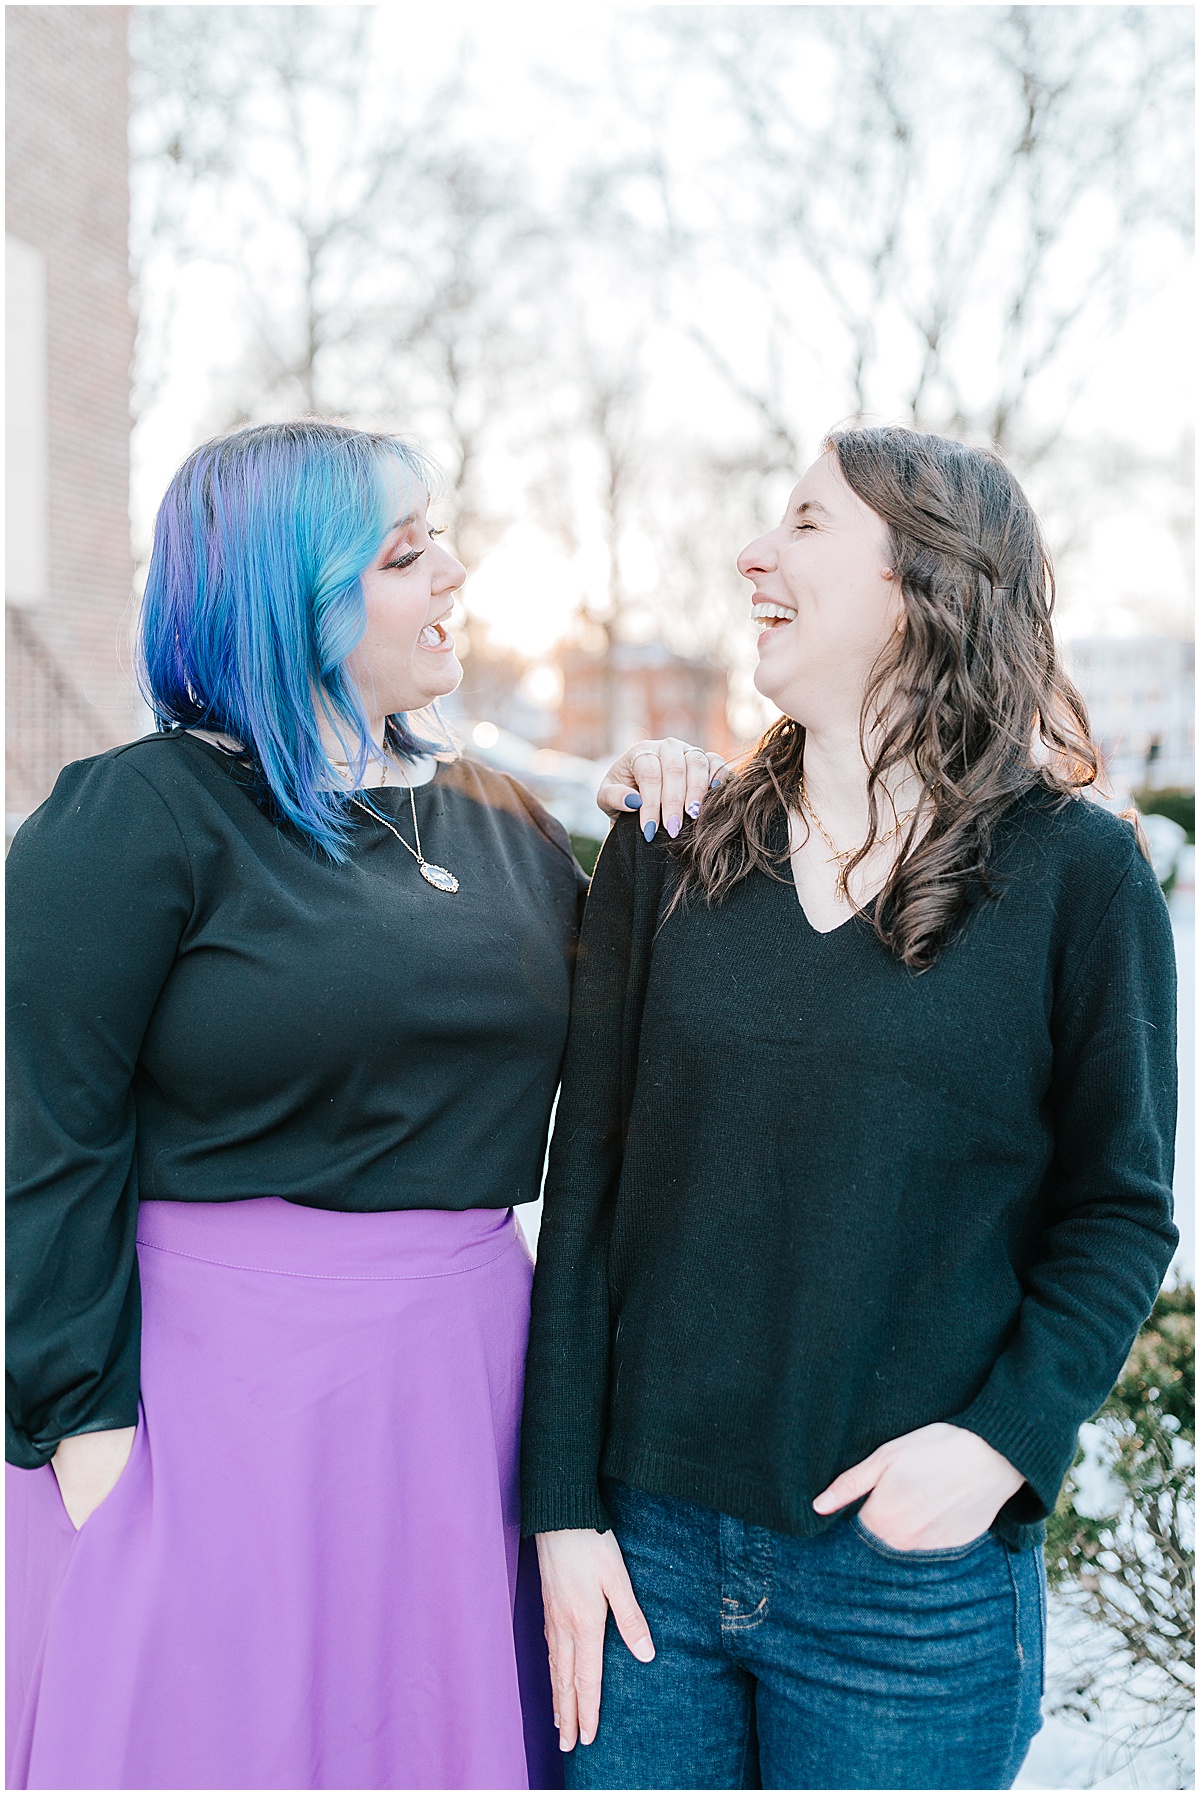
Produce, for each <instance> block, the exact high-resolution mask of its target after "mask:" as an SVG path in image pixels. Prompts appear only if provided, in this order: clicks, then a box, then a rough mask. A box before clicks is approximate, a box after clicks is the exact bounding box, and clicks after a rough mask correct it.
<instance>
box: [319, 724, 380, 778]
mask: <svg viewBox="0 0 1200 1795" xmlns="http://www.w3.org/2000/svg"><path fill="white" fill-rule="evenodd" d="M317 728H318V730H319V731H320V735H321V746H322V748H324V750H325V753H326V754H327V755H328V757H329V759H330V760H331V761H332V762H333V763H334V765H335V766H337V765H344V764H345V761H346V747H345V744H344V743H343V742H342V741H341V740H340V739H339V737H338V735H337V733H336V731H335V730H334V728H333V726H332V724H331V723H329V722H328V721H327V719H326V718H325V717H320V716H319V717H318V718H317ZM386 728H387V718H386V717H384V716H379V717H375V716H368V717H367V729H368V731H369V733H370V736H371V740H372V742H374V744H375V746H376V748H377V749H378V750H379V753H380V754H384V753H386V750H385V748H384V745H383V739H384V731H385V729H386Z"/></svg>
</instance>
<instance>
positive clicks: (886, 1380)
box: [522, 791, 1176, 1545]
mask: <svg viewBox="0 0 1200 1795" xmlns="http://www.w3.org/2000/svg"><path fill="white" fill-rule="evenodd" d="M783 831H784V818H783V816H782V812H781V814H780V818H779V845H780V847H782V846H783V844H784V842H785V839H786V837H785V835H784V833H783ZM991 869H992V870H991V882H992V885H993V888H994V890H995V891H996V893H997V894H998V895H997V896H996V897H994V898H990V899H987V898H985V899H981V900H980V901H979V902H977V903H976V904H975V905H974V906H973V908H971V909H970V910H969V911H968V913H967V915H966V916H965V918H964V920H963V922H962V924H961V926H960V927H959V929H958V931H957V933H956V935H955V937H954V938H953V939H952V941H951V943H950V944H949V945H948V946H947V947H946V948H945V949H944V950H943V952H942V953H941V956H940V957H939V959H938V960H937V962H936V964H935V965H934V966H933V968H932V969H931V970H929V971H927V972H924V973H922V974H920V975H917V974H914V973H912V972H910V971H908V970H906V969H905V968H904V967H903V966H902V965H900V964H899V962H898V961H897V960H896V959H895V958H894V957H893V956H892V955H891V954H889V952H888V951H887V950H886V949H885V948H884V947H883V945H882V944H881V943H880V941H879V940H878V938H877V937H876V935H875V933H874V931H873V928H872V927H871V924H870V922H869V921H868V920H867V919H866V918H862V917H858V918H852V919H850V920H848V921H847V922H846V923H845V924H844V925H843V926H842V927H840V928H838V929H835V930H833V931H832V932H830V933H827V934H820V933H818V932H817V931H816V930H814V929H813V928H812V927H811V925H810V924H809V923H808V921H807V919H806V917H805V914H804V911H803V909H802V908H801V906H800V904H799V903H798V902H797V898H796V892H795V888H794V886H793V885H792V883H791V881H790V879H789V878H787V877H786V861H785V863H784V871H785V877H784V878H783V879H773V878H771V877H769V876H768V875H766V874H764V873H758V872H755V873H752V874H750V875H749V876H748V877H747V878H745V879H744V880H743V881H742V882H741V883H740V884H739V885H737V886H736V887H735V888H734V889H733V891H732V892H731V893H730V894H729V895H728V896H727V897H726V898H725V899H724V901H723V902H721V903H719V904H716V905H713V906H711V907H710V906H708V905H707V904H705V903H704V902H703V901H699V902H697V901H692V902H691V904H690V905H689V907H687V908H686V909H684V910H677V911H676V912H675V913H674V914H673V915H672V916H671V917H670V919H669V920H668V921H667V922H666V923H665V924H663V925H662V926H661V928H660V919H661V916H662V913H663V910H664V908H665V906H666V903H667V901H668V900H669V897H670V894H671V891H672V889H673V881H674V880H675V878H676V877H677V871H676V868H675V865H674V862H673V860H672V856H671V851H670V845H669V844H664V843H661V842H660V843H655V844H654V845H653V846H650V847H647V845H646V844H645V842H644V841H643V839H642V837H641V835H640V834H639V833H638V830H637V826H636V822H635V821H634V820H632V819H631V820H630V821H628V822H622V823H619V824H618V825H617V826H616V828H615V829H614V831H613V832H612V834H611V835H610V837H609V839H608V841H607V843H606V844H605V847H604V850H603V852H602V854H601V856H600V860H599V863H598V866H597V869H596V874H595V877H594V880H593V883H592V889H591V893H590V896H589V898H588V903H587V909H586V912H585V917H584V926H583V936H582V941H581V950H580V961H579V966H578V970H577V973H576V982H575V990H574V997H573V1006H572V1022H571V1032H570V1037H569V1042H568V1050H567V1060H566V1066H565V1072H564V1081H563V1086H562V1091H561V1095H560V1100H559V1108H558V1119H557V1124H556V1130H555V1135H554V1140H553V1143H552V1149H551V1161H550V1172H549V1179H548V1183H547V1189H546V1204H545V1215H544V1220H543V1224H542V1232H541V1238H540V1241H539V1252H538V1267H537V1275H536V1280H535V1285H534V1309H533V1331H532V1337H531V1341H530V1352H529V1371H528V1381H527V1387H526V1400H525V1422H524V1444H523V1465H522V1479H523V1493H524V1527H525V1530H526V1531H527V1532H531V1533H532V1532H542V1531H547V1530H551V1529H555V1528H561V1527H580V1526H595V1527H601V1528H602V1527H604V1526H606V1525H607V1520H606V1515H605V1511H604V1507H603V1504H602V1501H601V1496H600V1492H599V1487H598V1476H599V1474H600V1473H601V1472H602V1471H603V1472H605V1473H607V1474H609V1475H611V1476H613V1477H616V1478H619V1479H621V1480H623V1481H624V1482H627V1483H630V1484H633V1485H635V1486H637V1487H639V1488H642V1489H646V1490H651V1491H656V1492H659V1493H662V1494H665V1495H671V1496H677V1497H681V1498H685V1499H688V1500H691V1501H696V1502H701V1503H704V1504H707V1505H709V1506H711V1507H713V1508H717V1509H720V1510H722V1511H723V1512H725V1513H728V1514H732V1515H735V1516H737V1517H739V1518H741V1519H743V1520H746V1521H749V1522H753V1523H757V1524H759V1525H763V1526H767V1527H773V1528H779V1529H782V1530H785V1531H787V1532H791V1533H796V1534H813V1533H816V1532H818V1531H820V1530H821V1529H822V1528H823V1527H825V1526H827V1525H829V1521H828V1520H827V1519H825V1518H823V1517H820V1516H818V1515H816V1514H815V1513H814V1512H813V1509H812V1506H811V1504H812V1499H813V1497H814V1496H815V1495H817V1494H818V1492H819V1491H820V1490H822V1489H823V1488H824V1487H825V1486H826V1485H827V1484H828V1483H829V1482H830V1481H831V1479H832V1478H833V1477H834V1476H836V1475H837V1474H838V1473H839V1472H841V1471H843V1470H845V1469H846V1468H847V1467H848V1466H850V1465H852V1464H854V1463H856V1462H857V1461H858V1460H860V1459H862V1458H864V1457H865V1456H866V1455H867V1454H868V1453H870V1452H872V1451H873V1450H874V1449H875V1448H876V1447H877V1446H879V1445H881V1444H882V1443H883V1442H884V1441H885V1440H889V1439H893V1438H895V1437H896V1436H897V1435H899V1434H903V1433H907V1432H909V1431H910V1430H912V1429H914V1428H918V1427H921V1426H924V1425H925V1424H927V1423H929V1422H933V1421H950V1422H953V1423H954V1424H955V1425H957V1426H960V1427H965V1428H968V1429H970V1430H971V1431H972V1432H974V1433H976V1434H978V1435H980V1436H981V1437H982V1438H983V1439H985V1440H987V1441H989V1442H990V1444H991V1445H993V1446H994V1447H995V1448H996V1449H997V1451H999V1452H1001V1453H1003V1454H1004V1456H1005V1457H1006V1458H1007V1459H1009V1460H1010V1461H1011V1463H1012V1464H1013V1465H1014V1466H1015V1467H1016V1468H1017V1469H1018V1470H1019V1471H1021V1472H1022V1473H1023V1474H1024V1476H1025V1479H1026V1483H1025V1485H1024V1487H1023V1488H1022V1489H1021V1491H1019V1492H1018V1494H1017V1495H1016V1496H1015V1497H1014V1498H1013V1499H1012V1501H1011V1502H1009V1503H1008V1504H1006V1506H1005V1508H1004V1509H1003V1510H1002V1511H1001V1515H1000V1516H999V1517H998V1520H997V1524H996V1525H997V1531H998V1532H999V1533H1001V1534H1002V1535H1003V1536H1004V1537H1006V1538H1007V1539H1009V1540H1010V1541H1011V1543H1013V1544H1014V1545H1023V1544H1026V1543H1029V1542H1030V1541H1031V1540H1032V1539H1034V1538H1035V1537H1037V1535H1038V1533H1039V1532H1040V1527H1039V1525H1038V1523H1039V1522H1040V1520H1041V1519H1042V1517H1044V1516H1045V1515H1046V1514H1047V1513H1048V1511H1049V1510H1050V1509H1051V1508H1052V1507H1053V1505H1054V1502H1055V1499H1056V1496H1057V1494H1058V1490H1059V1487H1060V1484H1061V1482H1062V1479H1063V1476H1064V1474H1065V1472H1066V1470H1067V1468H1068V1466H1069V1465H1070V1462H1071V1458H1072V1455H1073V1453H1074V1450H1075V1443H1076V1433H1077V1430H1078V1428H1079V1425H1080V1423H1081V1422H1082V1421H1084V1420H1085V1419H1086V1418H1087V1417H1088V1416H1089V1415H1091V1414H1092V1413H1094V1411H1095V1410H1096V1409H1097V1408H1098V1406H1099V1405H1100V1403H1101V1402H1102V1401H1103V1399H1104V1397H1105V1395H1106V1394H1107V1392H1108V1390H1109V1388H1110V1387H1111V1385H1112V1383H1113V1382H1114V1380H1115V1378H1116V1377H1117V1375H1118V1373H1119V1371H1120V1368H1121V1365H1122V1363H1123V1360H1124V1358H1125V1355H1126V1353H1127V1352H1128V1350H1129V1346H1130V1344H1131V1342H1132V1340H1133V1337H1134V1334H1135V1333H1136V1330H1137V1328H1138V1326H1139V1324H1140V1323H1141V1322H1142V1320H1143V1319H1144V1317H1145V1316H1146V1314H1147V1313H1148V1312H1149V1309H1150V1306H1151V1304H1152V1302H1153V1299H1154V1296H1155V1293H1156V1291H1157V1289H1158V1287H1159V1284H1160V1282H1161V1280H1162V1277H1163V1275H1164V1273H1165V1271H1166V1269H1167V1266H1168V1264H1169V1261H1170V1258H1171V1253H1172V1250H1173V1248H1174V1245H1175V1241H1176V1232H1175V1229H1174V1227H1173V1225H1172V1222H1171V1164H1172V1148H1173V1136H1174V1124H1175V1038H1174V1037H1175V970H1174V954H1173V944H1172V938H1171V930H1170V924H1169V920H1168V917H1167V912H1166V906H1165V905H1164V903H1163V899H1162V896H1161V894H1160V892H1159V889H1158V886H1157V884H1156V882H1155V878H1154V875H1153V872H1152V871H1151V869H1150V867H1149V866H1148V865H1147V864H1146V862H1145V860H1144V859H1143V858H1142V856H1141V854H1140V853H1139V851H1138V849H1137V846H1136V843H1135V840H1134V836H1133V833H1132V831H1131V830H1130V828H1129V826H1128V825H1127V824H1126V823H1124V822H1122V821H1120V820H1118V819H1116V818H1114V817H1111V816H1109V815H1107V814H1105V813H1104V812H1103V811H1101V810H1100V809H1099V808H1098V807H1096V806H1095V805H1093V804H1090V803H1086V802H1082V801H1074V802H1071V801H1068V802H1065V803H1060V802H1056V801H1054V800H1053V798H1052V797H1051V796H1050V794H1047V793H1044V792H1040V791H1039V792H1038V793H1035V794H1031V795H1030V796H1027V797H1026V798H1025V799H1023V800H1022V801H1021V802H1020V803H1019V804H1017V805H1016V806H1015V807H1014V809H1013V810H1012V811H1011V812H1010V813H1009V816H1008V818H1007V819H1006V820H1005V821H1004V822H1003V824H1002V825H1001V827H1000V829H999V831H998V833H997V837H996V842H995V847H994V853H993V859H992V862H991Z"/></svg>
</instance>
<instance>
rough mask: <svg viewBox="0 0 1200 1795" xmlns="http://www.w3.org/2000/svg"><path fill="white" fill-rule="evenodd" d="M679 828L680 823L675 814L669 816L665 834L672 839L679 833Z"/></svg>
mask: <svg viewBox="0 0 1200 1795" xmlns="http://www.w3.org/2000/svg"><path fill="white" fill-rule="evenodd" d="M681 828H682V824H681V823H680V821H679V818H678V817H677V816H669V817H668V818H667V834H668V835H669V836H670V837H671V840H672V841H674V839H675V837H676V836H677V835H678V834H679V831H680V829H681Z"/></svg>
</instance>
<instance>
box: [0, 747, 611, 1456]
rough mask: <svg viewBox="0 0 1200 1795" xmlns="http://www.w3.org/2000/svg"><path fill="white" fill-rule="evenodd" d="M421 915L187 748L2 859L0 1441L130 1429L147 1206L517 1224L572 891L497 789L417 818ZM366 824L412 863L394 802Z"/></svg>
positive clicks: (456, 799) (471, 770)
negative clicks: (422, 865)
mask: <svg viewBox="0 0 1200 1795" xmlns="http://www.w3.org/2000/svg"><path fill="white" fill-rule="evenodd" d="M415 799H416V807H417V814H418V819H419V824H420V831H421V839H422V846H423V849H424V852H425V855H426V856H427V858H428V859H429V860H431V861H433V862H435V863H441V864H442V865H444V866H447V867H448V868H449V869H450V870H451V871H452V872H454V873H455V874H456V875H457V877H458V879H459V881H460V890H459V891H458V893H457V894H455V895H450V894H447V893H445V892H440V891H436V890H434V889H433V888H432V887H431V886H430V885H428V884H426V882H425V881H424V879H423V878H422V877H421V876H420V873H419V871H418V869H417V865H416V862H415V861H414V860H413V858H412V857H411V855H409V854H408V853H407V852H406V851H405V849H404V848H403V847H401V845H400V843H399V842H398V841H397V840H396V839H395V837H394V836H393V835H392V834H391V833H389V831H388V830H387V829H386V828H385V827H384V826H383V825H382V824H381V823H378V822H372V821H370V820H369V819H368V818H366V817H360V819H359V826H358V827H357V828H356V830H355V835H354V841H353V846H352V849H351V854H350V859H349V861H348V863H347V864H345V865H343V866H337V865H334V864H333V863H332V862H331V861H330V860H329V859H328V858H327V857H325V856H323V855H321V854H319V853H314V852H313V851H312V849H311V848H310V847H309V846H308V845H307V844H306V843H305V842H304V841H303V840H302V839H301V838H300V837H299V836H298V835H297V834H295V833H294V832H292V831H290V830H288V829H287V828H283V827H277V826H276V824H275V823H274V822H273V821H272V820H271V818H270V816H269V815H268V814H266V813H265V811H264V810H263V809H262V808H261V807H260V805H259V804H258V803H257V802H256V799H255V796H254V789H253V781H252V779H251V777H250V775H249V773H248V772H247V771H246V770H245V769H244V768H242V767H241V766H240V765H239V763H238V762H236V761H234V760H232V759H231V758H230V757H229V756H228V755H225V754H223V753H221V752H220V751H219V750H218V749H216V748H213V747H211V746H210V745H209V744H207V743H205V742H203V741H200V740H198V739H197V738H196V737H194V736H191V735H187V734H184V733H172V734H169V735H157V736H149V737H146V738H145V739H143V740H142V741H139V742H135V743H131V744H129V745H128V746H127V747H124V748H118V749H115V750H113V751H112V752H110V753H108V754H103V755H100V756H98V757H97V758H95V759H92V760H85V761H80V762H77V763H76V764H74V765H73V766H69V767H68V768H67V769H66V770H65V771H64V772H63V773H62V775H61V776H60V778H59V780H58V783H57V784H56V786H55V788H54V792H53V794H52V795H51V797H50V798H49V799H48V800H47V802H46V803H45V804H44V805H43V806H42V807H41V809H40V810H38V811H37V812H35V814H34V815H33V816H32V817H31V818H30V819H29V820H28V822H27V823H26V824H25V825H24V826H23V827H22V828H21V830H20V831H19V832H18V834H17V836H16V839H15V840H14V842H13V845H12V848H11V851H10V853H9V858H8V868H7V872H8V1005H9V1097H8V1172H9V1200H8V1250H9V1297H10V1306H9V1325H8V1361H9V1376H8V1430H7V1456H8V1457H9V1459H10V1460H12V1461H13V1462H15V1463H16V1464H18V1465H24V1466H36V1465H39V1464H42V1463H44V1462H45V1461H46V1459H48V1458H49V1457H50V1456H51V1455H52V1453H53V1451H54V1449H55V1447H56V1445H57V1443H58V1441H59V1440H60V1439H61V1438H62V1437H63V1436H64V1435H66V1434H72V1433H83V1432H91V1431H96V1430H98V1429H100V1428H106V1427H122V1426H130V1425H132V1424H133V1423H134V1422H135V1420H136V1418H137V1400H138V1388H139V1370H140V1365H139V1344H140V1308H139V1293H138V1282H137V1264H136V1255H135V1230H136V1220H137V1214H136V1212H137V1205H138V1201H139V1199H140V1198H147V1197H148V1198H169V1199H172V1200H176V1201H184V1202H225V1201H230V1200H236V1199H239V1198H245V1197H257V1196H276V1197H283V1198H286V1199H287V1200H288V1201H289V1202H293V1203H299V1204H306V1205H309V1206H311V1207H314V1208H318V1209H340V1210H388V1209H414V1208H430V1209H468V1208H495V1207H506V1206H507V1205H509V1204H511V1203H523V1202H528V1201H529V1200H531V1199H532V1198H534V1197H536V1196H537V1193H538V1188H539V1184H540V1180H541V1173H542V1165H543V1159H544V1153H545V1143H546V1134H547V1128H548V1122H549V1116H550V1110H551V1105H552V1102H553V1098H554V1093H555V1088H556V1086H557V1082H558V1075H559V1069H560V1064H561V1059H562V1052H563V1045H564V1042H565V1039H566V1029H567V1016H568V1009H569V995H570V977H571V963H572V960H573V954H574V946H575V940H576V935H577V926H578V910H579V906H580V903H581V899H582V893H583V891H584V889H585V888H586V881H585V879H584V876H583V874H582V872H581V871H580V870H579V868H578V867H577V866H576V864H575V862H574V859H573V857H572V855H571V850H570V844H569V841H568V839H567V836H566V834H565V831H564V830H563V829H562V828H561V826H560V825H559V824H558V823H557V822H555V820H554V819H553V818H552V817H550V816H549V815H548V814H547V813H546V811H544V810H543V809H542V807H541V806H540V805H539V804H538V803H537V801H536V800H535V799H534V798H532V797H531V796H530V795H529V794H528V793H527V792H525V791H524V790H523V789H522V788H521V787H520V786H518V785H517V784H516V783H515V782H514V781H512V780H510V779H508V778H507V777H506V776H504V775H503V774H498V773H492V772H489V771H488V770H486V769H484V768H481V767H479V766H476V765H472V764H470V763H466V762H454V763H446V764H442V765H439V767H438V769H437V772H436V774H435V776H434V778H433V780H432V782H431V783H430V784H428V785H425V786H419V787H417V788H416V792H415ZM370 801H371V802H372V803H373V804H374V805H375V806H376V807H377V808H379V809H380V810H381V811H383V812H384V813H386V814H387V815H388V816H389V817H390V818H391V820H392V821H393V822H394V823H395V824H396V826H397V827H398V828H399V830H400V831H401V833H402V834H403V835H404V836H405V837H406V838H407V839H409V840H410V841H411V840H412V816H411V811H410V808H409V799H408V795H407V792H405V791H403V790H390V789H387V788H385V789H384V790H382V791H374V792H372V793H371V794H370Z"/></svg>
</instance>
